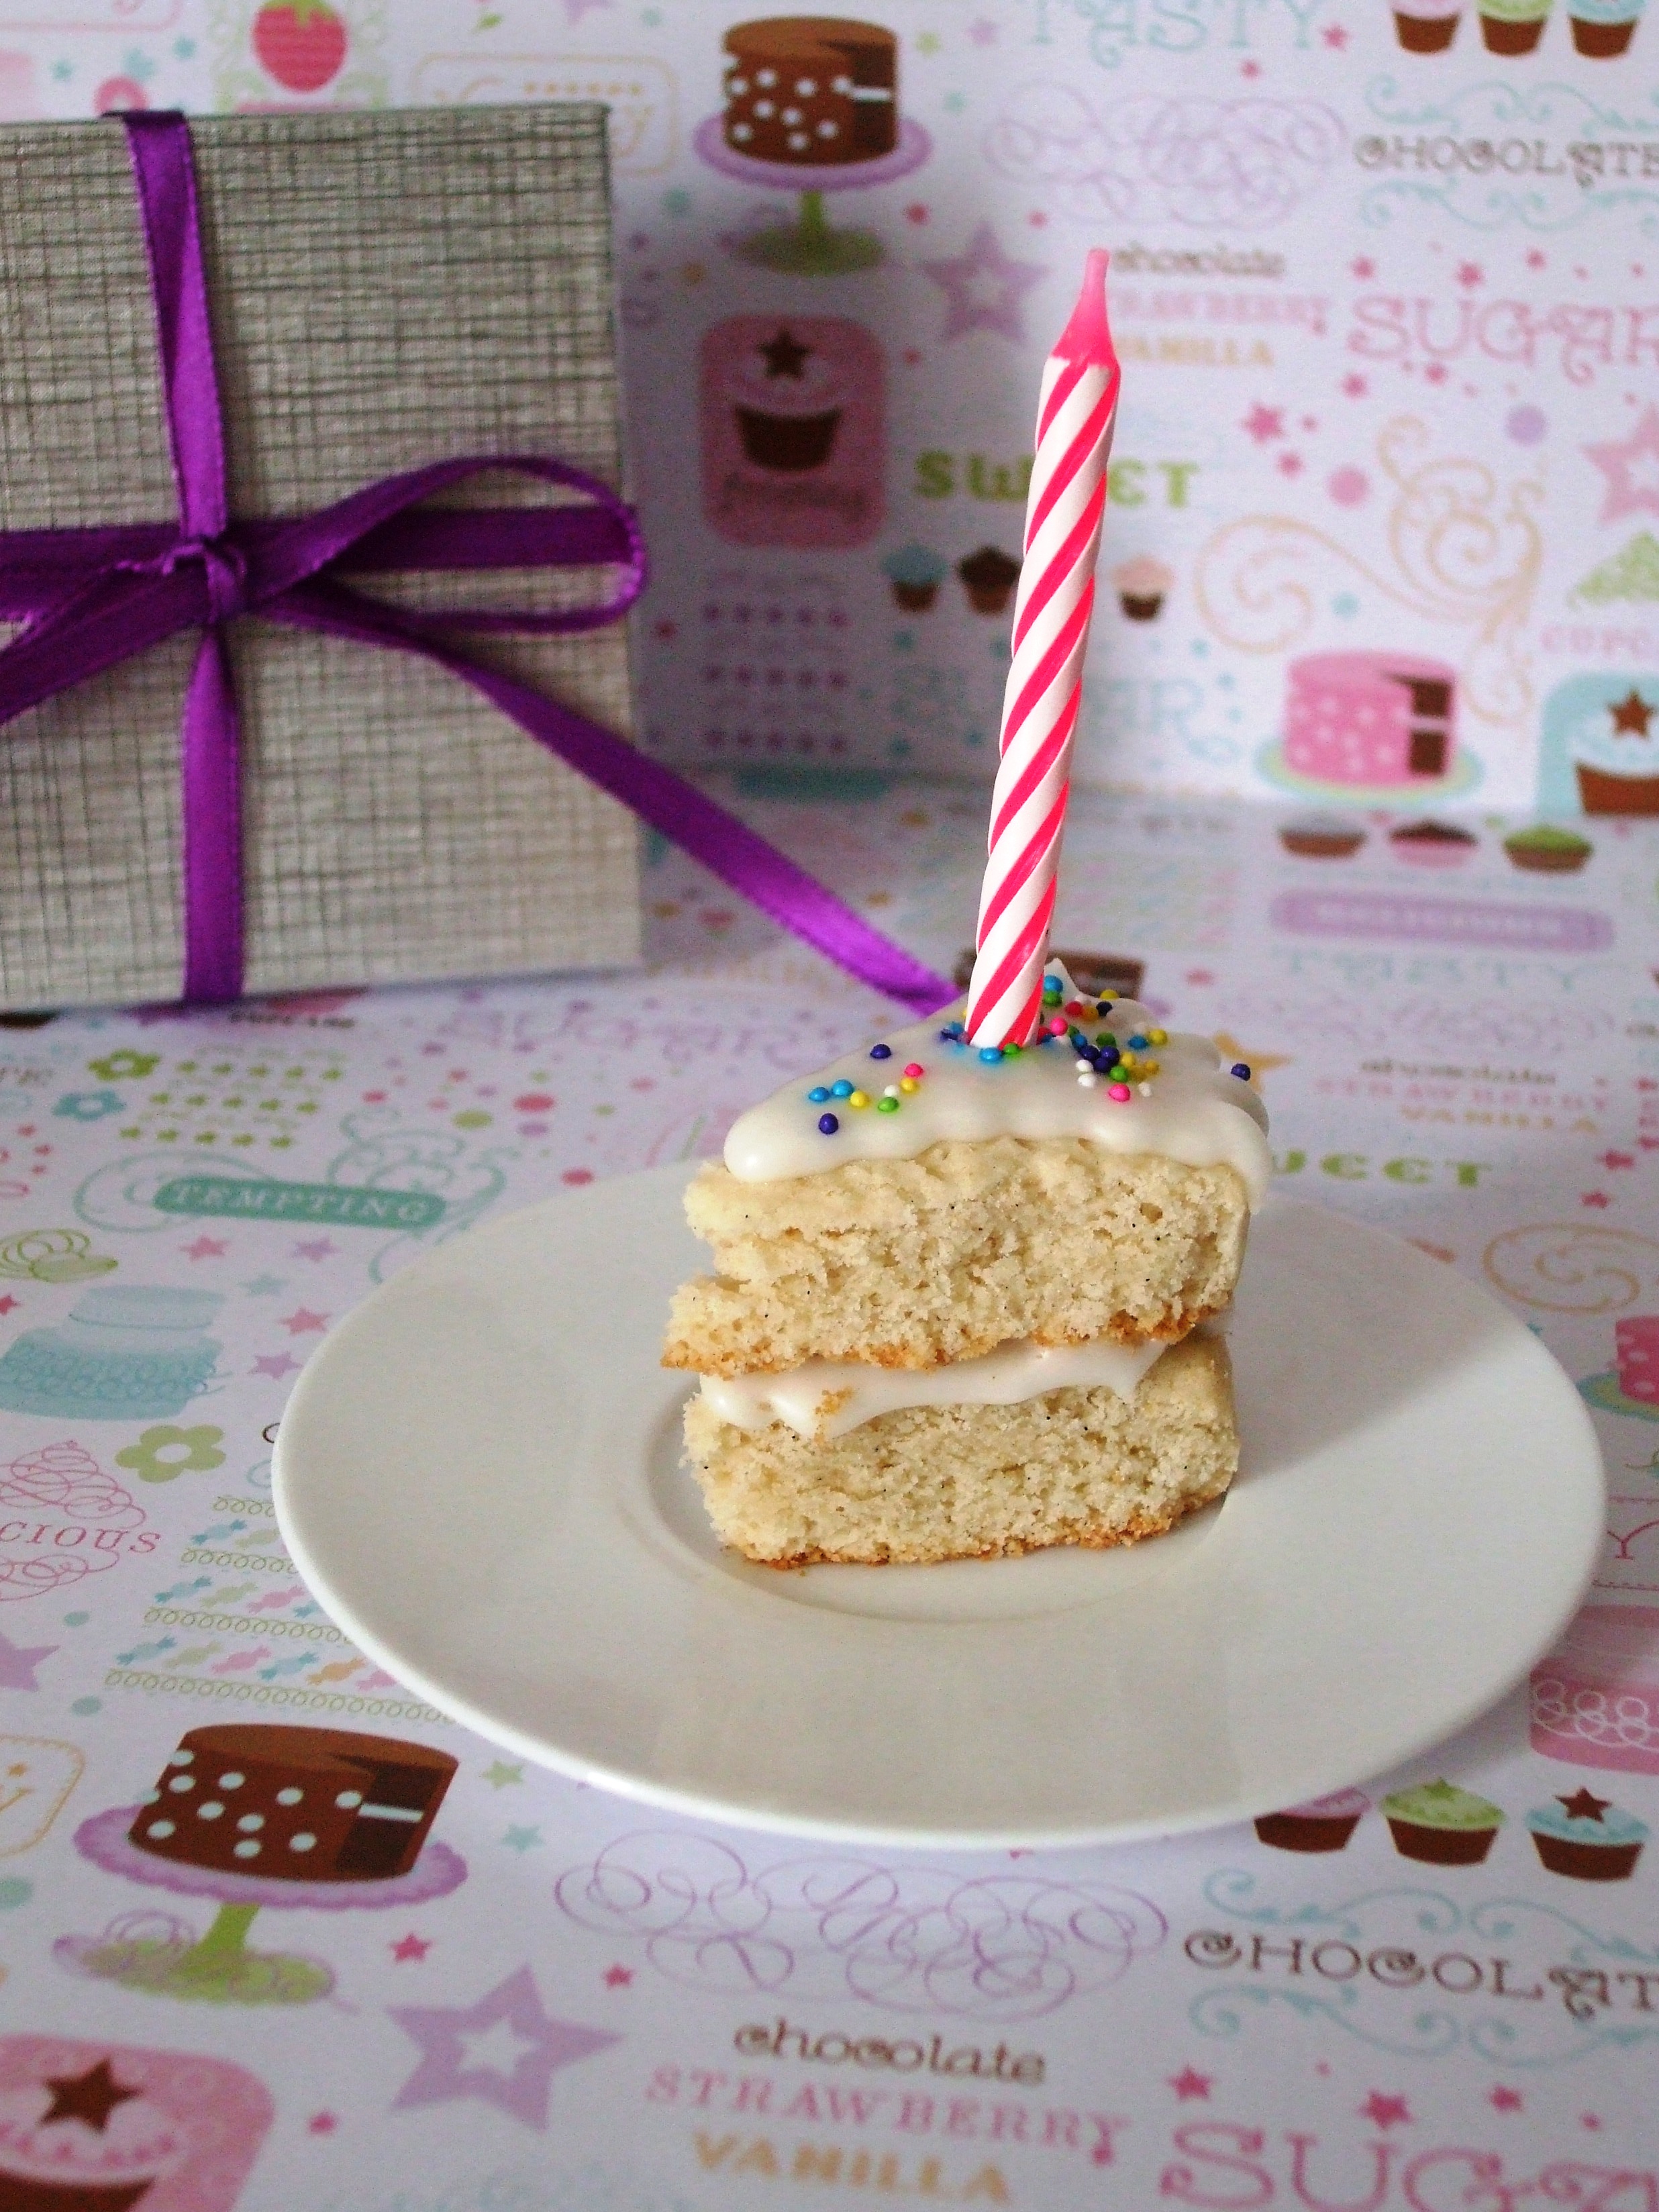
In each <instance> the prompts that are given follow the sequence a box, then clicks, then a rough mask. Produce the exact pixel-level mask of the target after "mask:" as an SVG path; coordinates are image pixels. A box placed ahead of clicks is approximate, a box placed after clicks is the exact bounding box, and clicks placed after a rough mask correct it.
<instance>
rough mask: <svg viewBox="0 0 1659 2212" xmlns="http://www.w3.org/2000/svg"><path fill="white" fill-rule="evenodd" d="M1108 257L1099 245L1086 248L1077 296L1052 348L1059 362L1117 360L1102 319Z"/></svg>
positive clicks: (1104, 308) (1107, 328) (1108, 330)
mask: <svg viewBox="0 0 1659 2212" xmlns="http://www.w3.org/2000/svg"><path fill="white" fill-rule="evenodd" d="M1110 258H1111V257H1110V256H1109V254H1108V252H1107V251H1106V249H1105V247H1104V246H1091V248H1090V249H1089V256H1088V258H1087V260H1086V261H1085V263H1084V264H1083V289H1082V290H1081V291H1080V292H1079V294H1078V295H1077V305H1076V307H1073V310H1072V319H1071V321H1070V322H1069V323H1067V324H1066V327H1065V329H1064V330H1063V331H1061V332H1060V339H1059V343H1057V344H1056V345H1055V347H1054V352H1055V354H1056V355H1057V356H1059V358H1060V360H1062V361H1079V360H1083V361H1109V362H1115V361H1116V359H1117V352H1116V349H1115V347H1114V345H1113V343H1112V331H1111V325H1110V324H1109V322H1108V320H1107V317H1106V264H1107V263H1108V261H1109V259H1110Z"/></svg>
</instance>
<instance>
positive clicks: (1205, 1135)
mask: <svg viewBox="0 0 1659 2212" xmlns="http://www.w3.org/2000/svg"><path fill="white" fill-rule="evenodd" d="M1048 973H1049V974H1050V975H1055V974H1058V975H1062V976H1063V975H1064V971H1063V969H1060V967H1059V963H1057V962H1054V961H1051V962H1050V963H1049V965H1048ZM1065 985H1066V987H1065V1002H1066V1004H1068V1005H1069V1004H1071V1003H1073V1000H1074V999H1075V998H1076V997H1077V996H1078V994H1076V993H1074V992H1073V988H1072V986H1071V982H1070V979H1069V977H1066V978H1065ZM1084 1003H1085V1004H1086V1005H1087V1006H1089V1008H1090V1012H1089V1013H1088V1016H1087V1018H1083V1019H1079V1022H1078V1026H1079V1028H1080V1029H1081V1030H1083V1031H1084V1033H1085V1036H1087V1037H1089V1038H1090V1039H1091V1040H1092V1039H1094V1038H1095V1037H1096V1036H1097V1035H1098V1034H1099V1033H1100V1032H1101V1031H1102V1030H1109V1032H1110V1033H1111V1034H1112V1036H1115V1038H1116V1040H1117V1042H1118V1045H1119V1048H1122V1047H1123V1046H1125V1045H1127V1043H1128V1042H1129V1039H1130V1038H1131V1036H1145V1035H1146V1033H1147V1031H1148V1030H1151V1029H1152V1027H1153V1026H1154V1025H1155V1024H1156V1021H1157V1017H1156V1016H1155V1015H1153V1014H1151V1013H1149V1012H1147V1010H1146V1007H1144V1006H1139V1005H1137V1004H1136V1003H1135V1002H1134V1000H1127V999H1124V1000H1118V1001H1117V1002H1116V1004H1115V1005H1114V1006H1111V1008H1110V1009H1109V1012H1107V1013H1106V1014H1104V1015H1098V1014H1097V1013H1095V1012H1094V1011H1093V1007H1094V1005H1095V1001H1094V1000H1091V999H1087V998H1085V1000H1084ZM961 1011H962V1002H960V1001H958V1003H957V1005H956V1006H949V1007H945V1008H943V1009H942V1010H941V1011H940V1012H939V1013H937V1014H934V1015H932V1016H931V1017H930V1018H928V1019H927V1021H924V1022H916V1023H914V1024H911V1026H910V1027H908V1028H907V1029H902V1030H894V1031H893V1032H892V1033H891V1034H890V1036H887V1037H885V1038H884V1039H883V1040H882V1042H884V1044H886V1045H887V1047H888V1048H889V1050H888V1054H887V1055H886V1057H884V1058H883V1059H880V1060H877V1059H874V1058H872V1054H871V1048H869V1047H868V1046H863V1047H860V1049H859V1050H858V1051H856V1052H850V1053H848V1054H845V1055H844V1056H843V1057H842V1059H840V1060H836V1061H835V1062H834V1063H833V1064H832V1065H831V1066H829V1067H826V1068H824V1069H823V1070H821V1072H820V1073H817V1075H808V1076H803V1077H800V1078H799V1079H797V1080H796V1081H795V1082H793V1083H790V1084H787V1085H785V1086H784V1088H783V1089H782V1090H781V1091H774V1093H773V1094H772V1096H771V1097H769V1098H768V1099H764V1100H763V1101H762V1103H760V1104H759V1105H757V1106H751V1107H750V1109H749V1111H748V1112H747V1113H746V1114H743V1115H739V1116H738V1120H737V1121H735V1122H734V1123H733V1124H732V1131H731V1133H730V1134H729V1135H728V1137H727V1138H726V1166H727V1167H728V1168H729V1169H730V1170H731V1171H732V1174H733V1175H734V1176H737V1177H738V1180H739V1181H740V1182H773V1181H775V1180H776V1179H778V1178H779V1177H781V1176H798V1175H813V1174H817V1173H821V1172H822V1171H823V1170H825V1169H827V1168H834V1167H839V1166H840V1165H841V1164H842V1162H843V1161H845V1160H860V1159H869V1160H904V1159H914V1158H915V1157H916V1155H917V1154H918V1153H919V1152H926V1151H927V1147H928V1146H930V1145H936V1144H938V1143H939V1142H940V1141H941V1140H942V1139H946V1138H956V1139H966V1140H968V1141H970V1142H981V1141H983V1140H984V1139H987V1138H990V1137H1000V1136H1012V1137H1084V1138H1087V1139H1089V1140H1090V1141H1091V1143H1093V1144H1097V1145H1101V1146H1104V1147H1105V1148H1106V1149H1107V1150H1108V1151H1109V1152H1119V1153H1134V1152H1155V1153H1160V1154H1162V1155H1163V1157H1164V1158H1166V1159H1172V1160H1179V1161H1181V1162H1182V1164H1184V1165H1186V1166H1188V1167H1216V1166H1220V1165H1225V1166H1229V1167H1231V1168H1235V1169H1237V1172H1238V1175H1239V1176H1240V1178H1241V1180H1242V1181H1243V1184H1244V1187H1245V1189H1246V1190H1247V1191H1248V1192H1249V1200H1250V1204H1251V1205H1252V1206H1259V1205H1260V1204H1261V1200H1262V1199H1263V1197H1264V1196H1265V1195H1266V1194H1267V1182H1268V1178H1269V1176H1271V1175H1272V1172H1273V1158H1272V1154H1271V1153H1270V1152H1269V1151H1268V1148H1267V1111H1266V1109H1265V1108H1264V1107H1263V1106H1262V1103H1261V1100H1260V1099H1259V1098H1258V1097H1256V1095H1255V1091H1252V1090H1251V1088H1250V1086H1249V1084H1248V1083H1246V1082H1245V1081H1243V1079H1242V1078H1240V1077H1238V1076H1236V1075H1233V1074H1231V1073H1229V1071H1228V1070H1227V1069H1226V1068H1225V1067H1224V1066H1222V1065H1221V1055H1220V1054H1219V1053H1218V1051H1217V1050H1216V1048H1215V1047H1214V1045H1213V1044H1212V1043H1211V1042H1210V1040H1209V1038H1208V1037H1204V1036H1194V1035H1192V1034H1190V1033H1188V1032H1185V1031H1182V1030H1175V1031H1172V1032H1171V1033H1170V1036H1169V1038H1168V1041H1167V1042H1164V1043H1162V1044H1148V1045H1147V1047H1146V1049H1145V1051H1144V1052H1142V1053H1141V1054H1140V1057H1141V1058H1142V1059H1145V1060H1157V1062H1158V1074H1157V1075H1155V1076H1154V1077H1152V1079H1150V1081H1148V1082H1146V1083H1145V1084H1142V1083H1141V1082H1139V1081H1136V1082H1135V1083H1133V1085H1131V1086H1130V1096H1129V1097H1127V1099H1117V1098H1114V1097H1112V1096H1111V1089H1112V1086H1111V1085H1108V1084H1107V1083H1106V1082H1105V1081H1103V1079H1100V1078H1099V1077H1097V1076H1095V1075H1092V1074H1091V1073H1086V1072H1083V1073H1080V1072H1079V1068H1078V1066H1077V1060H1076V1054H1075V1053H1074V1052H1073V1048H1072V1047H1071V1046H1070V1044H1069V1043H1068V1042H1066V1039H1065V1038H1064V1037H1060V1038H1056V1039H1055V1040H1054V1042H1051V1043H1048V1044H1044V1045H1036V1046H1032V1047H1030V1048H1028V1049H1027V1050H1025V1051H1024V1052H1022V1053H1021V1054H1019V1055H1018V1058H1017V1059H1013V1060H996V1061H993V1062H987V1061H986V1060H981V1057H980V1054H979V1052H978V1049H977V1048H975V1046H973V1045H971V1044H960V1043H952V1042H947V1041H946V1040H945V1039H944V1038H943V1037H941V1036H940V1035H939V1032H940V1030H942V1029H943V1028H945V1025H946V1024H947V1023H949V1022H950V1021H951V1020H953V1019H954V1018H957V1016H959V1015H960V1013H961ZM913 1062H914V1063H915V1064H916V1065H918V1066H921V1068H922V1069H923V1070H924V1073H923V1074H922V1076H921V1079H920V1080H919V1081H918V1082H917V1083H916V1085H915V1089H914V1090H912V1091H903V1090H902V1088H900V1087H899V1086H901V1085H902V1078H903V1072H904V1069H905V1067H906V1066H908V1065H910V1064H911V1063H913ZM837 1081H846V1082H849V1083H851V1084H852V1085H854V1088H855V1089H857V1090H860V1091H863V1092H864V1093H865V1094H866V1097H867V1098H868V1101H869V1103H868V1104H867V1105H866V1106H863V1107H854V1106H852V1105H850V1104H849V1103H848V1101H847V1100H846V1099H845V1098H833V1097H831V1098H827V1099H822V1100H811V1099H809V1098H808V1097H807V1095H806V1094H807V1092H808V1091H812V1090H815V1089H819V1090H826V1091H827V1090H829V1088H830V1086H831V1085H834V1084H835V1083H836V1082H837ZM890 1085H892V1086H894V1087H895V1089H896V1091H897V1095H898V1109H897V1111H896V1112H894V1113H889V1114H884V1113H882V1112H881V1111H880V1110H879V1103H878V1102H879V1101H880V1099H881V1098H882V1097H883V1096H884V1094H885V1093H886V1092H887V1091H888V1088H889V1086H890ZM825 1113H831V1114H833V1115H835V1117H836V1121H837V1123H838V1124H839V1126H838V1127H837V1128H836V1131H835V1133H833V1134H832V1135H825V1134H824V1133H823V1132H822V1131H821V1130H820V1129H819V1127H818V1121H819V1118H820V1116H821V1115H823V1114H825Z"/></svg>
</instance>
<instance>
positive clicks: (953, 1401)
mask: <svg viewBox="0 0 1659 2212" xmlns="http://www.w3.org/2000/svg"><path fill="white" fill-rule="evenodd" d="M1163 1350H1164V1346H1162V1345H1161V1344H1136V1345H1127V1344H1112V1343H1109V1342H1108V1341H1107V1340H1105V1339H1104V1338H1103V1337H1097V1338H1096V1340H1094V1342H1093V1343H1092V1344H1055V1345H1049V1344H1033V1343H1031V1342H1030V1340H1026V1341H1024V1342H1023V1343H1019V1344H1003V1345H999V1346H998V1347H997V1349H996V1350H995V1351H994V1352H987V1353H986V1354H985V1356H984V1358H981V1359H958V1360H957V1361H956V1362H955V1363H954V1364H951V1365H949V1366H945V1367H924V1368H905V1367H869V1366H864V1365H860V1364H854V1363H852V1362H847V1363H842V1362H838V1361H836V1360H833V1359H809V1360H808V1361H807V1362H806V1364H805V1366H802V1367H797V1368H794V1369H792V1370H791V1371H790V1372H789V1373H788V1374H787V1375H738V1376H732V1377H731V1378H730V1379H729V1380H723V1379H721V1378H720V1377H719V1376H713V1375H705V1376H702V1395H703V1396H704V1397H705V1398H706V1399H707V1400H708V1403H709V1405H710V1406H712V1407H713V1408H714V1411H715V1413H718V1414H719V1415H720V1419H721V1420H723V1421H729V1422H730V1423H731V1424H732V1427H733V1428H738V1429H764V1428H767V1427H769V1426H770V1425H771V1424H772V1423H773V1422H774V1421H781V1422H783V1423H784V1424H785V1425H786V1426H787V1427H789V1428H792V1429H793V1430H794V1431H795V1433H796V1434H797V1435H798V1436H802V1437H812V1438H813V1439H814V1440H815V1441H816V1442H817V1443H828V1442H829V1439H830V1438H831V1437H844V1436H845V1435H846V1434H847V1432H848V1430H849V1429H859V1428H862V1427H863V1425H864V1424H865V1423H866V1421H873V1420H874V1419H876V1417H877V1416H878V1414H881V1413H897V1412H898V1411H899V1410H900V1409H901V1407H906V1406H1017V1405H1018V1404H1020V1403H1021V1402H1022V1401H1023V1400H1024V1399H1027V1398H1040V1397H1042V1395H1044V1394H1045V1393H1046V1392H1048V1391H1049V1390H1097V1389H1108V1390H1115V1391H1116V1393H1117V1395H1118V1396H1119V1397H1120V1398H1133V1396H1134V1394H1135V1392H1136V1390H1137V1389H1139V1387H1140V1378H1141V1376H1143V1375H1145V1374H1146V1370H1147V1369H1148V1368H1149V1367H1151V1366H1152V1364H1154V1362H1155V1361H1156V1360H1157V1359H1158V1356H1159V1354H1160V1353H1161V1352H1163ZM826 1400H827V1401H829V1403H828V1405H827V1406H826V1404H825V1401H826Z"/></svg>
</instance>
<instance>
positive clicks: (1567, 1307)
mask: <svg viewBox="0 0 1659 2212" xmlns="http://www.w3.org/2000/svg"><path fill="white" fill-rule="evenodd" d="M1656 1261H1659V1243H1655V1242H1654V1240H1653V1238H1652V1237H1638V1235H1637V1234H1636V1232H1635V1231H1634V1230H1631V1229H1599V1228H1595V1227H1594V1226H1591V1225H1586V1224H1584V1223H1581V1222H1577V1221H1540V1222H1533V1223H1528V1225H1527V1226H1526V1227H1524V1228H1522V1229H1506V1230H1505V1231H1504V1233H1503V1235H1502V1236H1501V1237H1493V1238H1492V1243H1490V1244H1488V1245H1487V1247H1486V1252H1485V1254H1484V1255H1483V1259H1482V1264H1483V1265H1484V1267H1485V1268H1486V1276H1487V1279H1488V1280H1489V1281H1490V1282H1492V1283H1495V1284H1496V1285H1498V1289H1499V1290H1500V1291H1503V1293H1504V1296H1505V1297H1510V1298H1515V1299H1516V1300H1518V1302H1519V1303H1520V1304H1522V1305H1523V1306H1537V1307H1539V1308H1541V1310H1542V1311H1544V1312H1545V1313H1571V1314H1610V1313H1622V1312H1624V1310H1626V1307H1628V1306H1633V1305H1634V1304H1636V1302H1637V1300H1638V1298H1639V1297H1642V1295H1643V1292H1644V1285H1647V1284H1649V1283H1653V1282H1656V1281H1659V1265H1656Z"/></svg>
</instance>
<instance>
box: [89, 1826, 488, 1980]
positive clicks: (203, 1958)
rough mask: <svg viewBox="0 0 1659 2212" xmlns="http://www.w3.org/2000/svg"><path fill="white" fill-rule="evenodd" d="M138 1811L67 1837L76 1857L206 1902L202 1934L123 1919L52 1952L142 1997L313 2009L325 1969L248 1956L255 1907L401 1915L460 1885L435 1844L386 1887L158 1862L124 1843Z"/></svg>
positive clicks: (444, 1849)
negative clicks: (207, 1917)
mask: <svg viewBox="0 0 1659 2212" xmlns="http://www.w3.org/2000/svg"><path fill="white" fill-rule="evenodd" d="M144 1809H145V1808H143V1807H142V1806H138V1805H117V1806H114V1807H112V1808H111V1810H110V1811H108V1812H107V1813H100V1814H96V1815H95V1816H94V1818H93V1819H92V1820H86V1821H83V1822H82V1825H81V1826H80V1827H79V1828H78V1829H77V1830H76V1836H75V1843H76V1850H79V1851H80V1853H81V1854H82V1857H84V1858H88V1859H90V1860H91V1861H92V1863H93V1864H94V1866H100V1867H102V1868H103V1869H104V1871H105V1872H106V1874H118V1875H125V1876H126V1877H127V1879H128V1880H129V1881H142V1882H148V1883H150V1884H152V1885H153V1886H155V1887H159V1888H161V1889H170V1890H172V1891H173V1893H174V1894H175V1895H177V1896H181V1897H210V1898H213V1899H216V1901H217V1903H218V1907H219V1909H218V1911H217V1912H216V1913H215V1915H214V1917H213V1919H212V1922H211V1923H210V1926H209V1928H208V1930H207V1933H206V1934H205V1935H204V1936H200V1937H197V1936H196V1935H195V1934H194V1932H193V1931H192V1930H191V1929H189V1928H187V1927H186V1926H185V1925H184V1923H181V1922H179V1921H177V1920H175V1919H173V1917H172V1916H171V1915H170V1914H167V1913H153V1912H140V1913H129V1914H125V1915H124V1916H123V1917H121V1918H120V1919H118V1920H116V1921H115V1922H113V1923H112V1924H111V1925H110V1927H108V1928H107V1929H105V1931H104V1932H103V1933H102V1934H101V1935H99V1936H60V1937H59V1938H58V1942H56V1943H54V1944H53V1946H52V1952H53V1955H54V1956H55V1957H56V1958H57V1959H58V1960H60V1961H61V1963H62V1964H63V1965H64V1966H69V1967H70V1968H71V1969H72V1970H73V1971H74V1972H77V1973H82V1974H89V1975H91V1976H93V1977H94V1978H95V1979H97V1980H99V1981H104V1982H115V1983H118V1984H119V1985H120V1987H121V1988H123V1989H127V1990H143V1991H144V1992H146V1993H147V1994H149V1995H150V1996H169V1997H193V1998H196V1999H197V2000H199V2001H204V2002H208V2003H210V2004H310V2003H313V2002H315V2000H316V1999H317V1998H319V1997H325V1996H327V1995H328V1993H329V1991H330V1990H331V1989H332V1988H333V1986H334V1970H333V1968H332V1967H331V1966H326V1965H325V1964H324V1962H323V1961H322V1960H320V1959H308V1958H305V1957H303V1956H301V1955H299V1954H290V1953H283V1952H274V1951H254V1950H250V1949H249V1948H248V1943H247V1937H248V1931H249V1929H251V1928H252V1925H253V1918H254V1915H255V1914H256V1913H257V1912H258V1911H259V1909H260V1907H261V1906H262V1905H270V1906H275V1907H282V1906H284V1905H286V1906H289V1907H290V1908H293V1907H296V1906H299V1907H303V1908H304V1909H305V1910H307V1911H312V1912H343V1911H351V1910H352V1909H354V1908H356V1907H360V1906H361V1907H364V1908H367V1909H368V1910H371V1911H373V1910H376V1909H378V1910H381V1911H385V1910H386V1909H388V1908H390V1907H392V1906H394V1905H400V1906H402V1907H403V1909H404V1911H408V1909H409V1908H410V1906H411V1905H425V1904H428V1903H429V1902H430V1901H431V1900H432V1899H434V1898H438V1897H447V1896H448V1895H449V1893H450V1892H451V1891H452V1890H455V1889H459V1887H460V1886H461V1884H462V1883H463V1882H464V1881H465V1880H466V1861H465V1859H464V1858H462V1857H461V1856H460V1854H459V1851H455V1850H451V1849H450V1847H449V1845H448V1844H445V1843H437V1842H429V1843H428V1844H427V1845H426V1847H425V1849H424V1850H422V1853H421V1856H420V1857H419V1858H418V1859H417V1860H416V1863H415V1864H414V1866H413V1867H412V1868H411V1869H410V1871H409V1872H408V1873H407V1874H404V1875H396V1876H394V1877H393V1878H392V1879H391V1880H389V1881H349V1882H342V1881H293V1880H291V1879H279V1878H278V1877H276V1875H251V1874H233V1873H231V1872H230V1871H229V1870H228V1869H224V1868H220V1867H204V1866H193V1865H190V1864H187V1863H184V1862H182V1861H179V1860H174V1859H163V1858H157V1857H155V1856H154V1855H153V1854H152V1853H150V1852H149V1851H145V1850H140V1849H139V1848H138V1846H137V1844H134V1843H132V1842H131V1840H130V1838H129V1836H128V1831H129V1829H131V1826H132V1825H133V1823H134V1821H135V1820H137V1818H138V1816H139V1814H141V1813H142V1812H143V1810H144Z"/></svg>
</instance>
